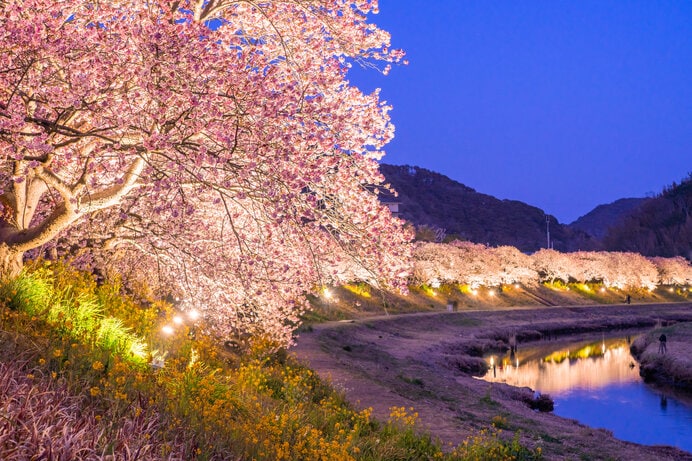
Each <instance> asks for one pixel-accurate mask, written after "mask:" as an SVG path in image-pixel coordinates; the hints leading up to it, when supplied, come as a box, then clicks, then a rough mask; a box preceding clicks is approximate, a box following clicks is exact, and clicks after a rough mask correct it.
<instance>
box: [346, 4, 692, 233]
mask: <svg viewBox="0 0 692 461" xmlns="http://www.w3.org/2000/svg"><path fill="white" fill-rule="evenodd" d="M372 20H373V22H374V23H375V24H377V25H378V26H380V27H381V28H383V29H385V30H388V31H389V32H391V33H392V45H393V47H395V48H403V49H404V50H405V51H406V53H407V59H408V60H409V61H410V64H409V65H408V66H395V67H394V69H392V72H391V73H390V74H389V75H388V76H382V75H380V74H378V73H377V72H374V71H372V70H370V71H364V70H362V69H360V68H355V67H354V69H353V70H352V71H351V72H350V74H349V78H350V80H351V82H352V83H354V84H356V85H358V86H359V87H361V88H362V89H363V90H364V91H366V92H370V91H372V90H373V89H374V88H377V87H379V88H382V93H381V98H382V99H384V100H386V101H387V102H388V103H390V104H391V105H393V106H394V110H393V111H392V112H391V115H392V119H393V121H394V124H395V125H396V138H395V139H394V141H392V143H390V144H389V145H388V146H387V148H386V151H387V155H386V156H385V158H384V160H383V161H384V162H387V163H394V164H400V165H401V164H412V165H418V166H421V167H424V168H428V169H431V170H434V171H438V172H440V173H443V174H445V175H447V176H449V177H451V178H452V179H455V180H457V181H459V182H462V183H464V184H466V185H467V186H470V187H473V188H474V189H476V190H477V191H478V192H483V193H487V194H491V195H494V196H496V197H498V198H508V199H515V200H521V201H524V202H526V203H529V204H531V205H534V206H537V207H540V208H542V209H544V210H545V211H546V212H548V213H549V214H552V215H554V216H556V217H557V218H558V220H559V221H560V222H563V223H569V222H571V221H573V220H574V219H576V218H578V217H579V216H581V215H583V214H585V213H587V212H588V211H590V210H591V209H593V208H594V207H595V206H596V205H599V204H602V203H609V202H612V201H614V200H617V199H619V198H623V197H643V196H646V195H649V194H654V193H659V192H660V191H661V189H662V188H663V187H664V186H666V185H669V184H671V183H672V182H673V181H678V182H679V181H680V179H682V178H684V177H686V176H687V174H688V173H690V172H692V2H691V1H688V0H682V1H662V0H661V1H658V0H657V1H627V2H624V1H608V0H579V1H576V0H575V1H548V0H544V1H517V0H514V1H495V0H493V1H488V0H474V1H467V0H380V13H379V14H377V15H373V16H372Z"/></svg>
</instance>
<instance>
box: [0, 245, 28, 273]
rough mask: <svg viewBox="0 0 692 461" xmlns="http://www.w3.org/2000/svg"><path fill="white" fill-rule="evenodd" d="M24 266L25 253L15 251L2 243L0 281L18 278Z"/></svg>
mask: <svg viewBox="0 0 692 461" xmlns="http://www.w3.org/2000/svg"><path fill="white" fill-rule="evenodd" d="M23 266H24V253H23V252H21V251H16V250H13V249H12V248H10V247H9V246H8V245H7V244H6V243H0V280H6V279H9V278H13V277H16V276H18V275H19V273H20V272H21V271H22V267H23Z"/></svg>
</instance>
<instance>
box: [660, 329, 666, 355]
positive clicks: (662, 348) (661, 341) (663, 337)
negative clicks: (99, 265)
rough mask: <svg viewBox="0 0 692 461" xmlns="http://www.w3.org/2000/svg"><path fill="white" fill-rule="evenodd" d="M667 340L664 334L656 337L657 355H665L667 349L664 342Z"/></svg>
mask: <svg viewBox="0 0 692 461" xmlns="http://www.w3.org/2000/svg"><path fill="white" fill-rule="evenodd" d="M667 340H668V338H666V335H665V334H661V336H659V337H658V353H659V354H665V353H666V352H668V348H667V347H666V341H667Z"/></svg>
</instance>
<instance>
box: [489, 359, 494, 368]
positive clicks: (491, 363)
mask: <svg viewBox="0 0 692 461" xmlns="http://www.w3.org/2000/svg"><path fill="white" fill-rule="evenodd" d="M490 366H491V367H492V366H495V357H490Z"/></svg>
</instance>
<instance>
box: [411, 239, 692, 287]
mask: <svg viewBox="0 0 692 461" xmlns="http://www.w3.org/2000/svg"><path fill="white" fill-rule="evenodd" d="M555 281H562V282H565V283H568V282H580V283H590V282H597V283H602V284H603V285H604V286H606V287H612V288H619V289H634V288H647V289H652V288H654V287H656V286H657V285H661V284H663V285H689V284H692V266H691V265H690V264H689V262H688V261H687V260H685V259H684V258H682V257H676V258H646V257H644V256H642V255H640V254H638V253H620V252H604V251H577V252H573V253H560V252H558V251H555V250H549V249H543V250H540V251H538V252H536V253H534V254H532V255H527V254H524V253H522V252H520V251H519V250H517V249H516V248H514V247H510V246H500V247H496V248H494V247H488V246H485V245H482V244H476V243H470V242H460V241H455V242H452V243H449V244H443V243H420V244H418V245H417V246H416V248H415V250H414V270H413V282H414V283H422V284H427V285H433V286H435V285H438V284H447V283H449V284H462V285H469V286H470V287H472V288H475V287H478V286H481V285H483V286H500V285H508V284H516V283H520V284H525V285H534V284H537V283H542V282H555Z"/></svg>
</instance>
